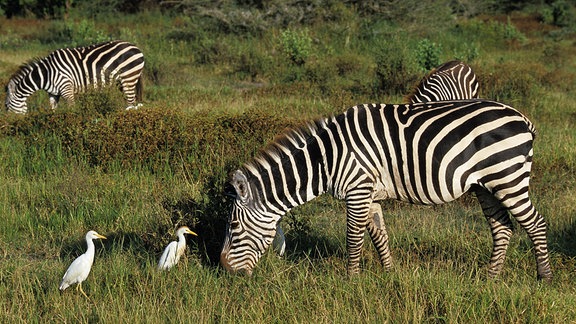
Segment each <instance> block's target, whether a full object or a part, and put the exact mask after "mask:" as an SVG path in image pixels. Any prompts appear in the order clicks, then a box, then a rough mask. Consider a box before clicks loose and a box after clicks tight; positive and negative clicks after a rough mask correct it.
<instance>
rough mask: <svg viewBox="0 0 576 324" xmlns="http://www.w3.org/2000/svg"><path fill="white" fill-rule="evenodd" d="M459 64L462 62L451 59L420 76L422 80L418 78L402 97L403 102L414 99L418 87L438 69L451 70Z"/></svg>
mask: <svg viewBox="0 0 576 324" xmlns="http://www.w3.org/2000/svg"><path fill="white" fill-rule="evenodd" d="M461 64H464V63H463V62H461V61H458V60H453V61H449V62H446V63H444V64H442V65H440V66H437V67H435V68H433V69H432V70H431V71H430V72H429V73H428V74H427V75H426V76H425V77H423V78H422V80H420V82H419V83H418V84H417V85H416V86H415V87H413V88H412V91H410V93H409V94H408V95H407V96H406V97H405V98H404V100H405V102H412V99H414V96H415V95H416V93H417V92H418V89H420V88H421V87H422V86H423V85H424V83H426V82H428V81H429V80H430V78H432V76H433V75H435V74H436V73H438V72H439V71H445V70H451V69H453V68H455V67H456V66H458V65H461Z"/></svg>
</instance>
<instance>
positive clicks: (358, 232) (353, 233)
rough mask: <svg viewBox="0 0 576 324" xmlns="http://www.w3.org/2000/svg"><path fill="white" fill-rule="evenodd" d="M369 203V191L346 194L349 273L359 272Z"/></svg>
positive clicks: (370, 201)
mask: <svg viewBox="0 0 576 324" xmlns="http://www.w3.org/2000/svg"><path fill="white" fill-rule="evenodd" d="M371 204H372V197H371V195H370V191H365V190H356V191H355V192H349V193H348V195H347V196H346V248H347V250H348V274H349V275H353V274H357V273H359V272H360V255H361V254H362V246H363V245H364V234H365V233H366V226H367V224H368V213H369V211H370V206H371Z"/></svg>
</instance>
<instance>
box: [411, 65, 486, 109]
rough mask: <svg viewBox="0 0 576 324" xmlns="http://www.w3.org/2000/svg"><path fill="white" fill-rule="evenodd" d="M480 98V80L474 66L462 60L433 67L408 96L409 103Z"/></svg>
mask: <svg viewBox="0 0 576 324" xmlns="http://www.w3.org/2000/svg"><path fill="white" fill-rule="evenodd" d="M475 98H478V81H477V80H476V74H474V72H473V71H472V68H471V67H470V66H468V65H466V64H465V63H462V62H460V61H450V62H446V63H444V64H442V65H440V66H438V67H437V68H435V69H433V70H432V71H431V72H430V73H429V74H428V75H427V76H426V77H424V79H422V81H420V83H419V84H418V86H417V87H416V88H415V89H414V90H413V91H412V93H411V94H410V95H409V96H408V98H407V101H408V102H409V103H417V102H431V101H448V100H464V99H475Z"/></svg>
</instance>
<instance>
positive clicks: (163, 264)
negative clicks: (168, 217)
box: [158, 226, 198, 270]
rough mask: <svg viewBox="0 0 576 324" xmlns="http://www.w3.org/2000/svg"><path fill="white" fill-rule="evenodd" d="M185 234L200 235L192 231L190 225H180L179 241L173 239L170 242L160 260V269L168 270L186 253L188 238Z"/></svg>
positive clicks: (178, 231)
mask: <svg viewBox="0 0 576 324" xmlns="http://www.w3.org/2000/svg"><path fill="white" fill-rule="evenodd" d="M184 234H192V235H196V236H198V234H196V233H194V232H192V231H191V230H190V229H189V228H188V226H182V227H180V228H179V229H178V230H177V231H176V235H177V236H178V242H176V241H172V242H170V244H168V246H167V247H166V249H165V250H164V253H162V256H161V257H160V261H159V262H158V270H168V269H170V268H172V267H173V266H175V265H176V263H178V260H180V257H181V256H182V255H183V254H184V250H185V249H186V238H185V237H184Z"/></svg>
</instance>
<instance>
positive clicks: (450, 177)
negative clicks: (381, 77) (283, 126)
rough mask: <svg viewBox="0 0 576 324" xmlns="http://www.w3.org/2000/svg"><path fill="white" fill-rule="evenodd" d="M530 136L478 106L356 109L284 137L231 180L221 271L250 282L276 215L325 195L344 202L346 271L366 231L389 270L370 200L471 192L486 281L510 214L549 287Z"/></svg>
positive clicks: (506, 111) (500, 252) (355, 267)
mask: <svg viewBox="0 0 576 324" xmlns="http://www.w3.org/2000/svg"><path fill="white" fill-rule="evenodd" d="M534 134H535V129H534V127H533V125H532V123H531V122H530V121H529V120H528V119H527V118H526V117H524V116H523V115H522V114H521V113H519V112H518V111H517V110H515V109H514V108H511V107H509V106H506V105H504V104H500V103H496V102H491V101H481V100H464V101H445V102H434V103H418V104H413V105H380V104H370V105H359V106H355V107H352V108H350V109H349V110H348V111H346V112H345V113H343V114H340V115H338V116H335V117H331V118H326V119H321V120H318V121H315V122H312V123H309V124H308V125H307V126H306V127H303V128H301V129H296V130H292V131H290V132H288V133H287V134H285V135H284V136H282V137H280V138H278V139H276V140H275V141H274V142H273V143H272V144H270V145H269V146H268V147H267V148H266V149H265V150H264V151H262V152H261V153H260V154H259V155H257V156H256V157H255V158H254V160H253V161H251V162H248V163H246V164H245V165H244V166H243V167H241V168H240V169H239V170H236V171H235V172H234V173H233V175H232V179H231V185H232V187H233V188H234V191H235V192H234V194H235V195H236V198H235V200H234V202H233V205H232V210H231V213H230V215H229V219H228V226H227V230H226V238H225V242H224V246H223V249H222V252H221V255H220V261H221V264H222V265H223V267H225V268H226V269H227V270H229V271H231V272H239V271H240V272H245V273H248V274H251V273H252V270H253V268H254V267H255V265H256V263H257V261H258V260H259V259H260V257H261V256H262V254H263V253H264V252H265V251H266V249H267V248H268V247H269V245H270V244H271V242H272V240H273V238H274V235H275V232H276V227H277V224H278V222H279V221H280V219H281V218H282V216H283V215H284V214H285V213H286V212H288V211H289V210H290V209H291V208H293V207H295V206H298V205H301V204H304V203H305V202H307V201H310V200H312V199H313V198H315V197H317V196H319V195H321V194H323V193H330V194H332V195H333V196H334V197H335V198H337V199H344V200H345V201H346V207H347V231H346V245H347V250H348V272H349V273H350V274H354V273H357V272H359V270H360V268H359V261H360V253H361V249H362V245H363V236H364V234H365V231H366V230H368V233H369V235H370V237H371V239H372V241H373V243H374V245H375V247H376V249H377V251H378V254H379V257H380V261H381V262H382V264H383V265H384V267H390V265H391V259H390V251H389V249H388V235H387V233H386V230H385V227H384V226H383V224H376V222H375V221H371V213H372V212H373V211H374V208H380V205H379V204H377V203H375V201H378V200H383V199H397V200H401V201H406V202H410V203H416V204H442V203H445V202H449V201H452V200H454V199H456V198H458V197H460V196H462V195H463V194H464V193H466V192H468V191H472V192H475V193H476V196H477V197H478V200H479V202H480V205H481V206H482V210H483V212H484V215H485V216H486V218H487V220H488V223H489V225H490V229H491V231H492V237H493V250H492V255H491V258H490V264H489V272H488V274H489V276H491V277H493V276H496V275H498V273H500V271H501V269H502V267H503V262H504V258H505V255H506V249H507V247H508V245H509V241H510V236H511V234H512V222H511V219H510V217H509V214H508V213H510V214H511V215H512V216H513V217H514V218H515V219H516V220H517V221H518V223H519V224H520V225H521V226H522V227H523V228H524V229H525V230H526V232H527V233H528V236H529V237H530V239H531V240H532V243H533V244H534V248H535V254H536V264H537V270H538V277H539V278H542V279H545V280H547V281H549V280H551V278H552V271H551V269H550V265H549V260H548V248H547V242H546V224H545V222H544V218H543V217H542V216H541V215H540V214H539V213H538V211H537V210H536V209H535V207H534V206H533V205H532V202H531V201H530V198H529V195H528V182H529V179H530V169H531V165H532V154H533V149H532V142H533V140H534V136H535V135H534ZM379 225H381V226H379Z"/></svg>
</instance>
